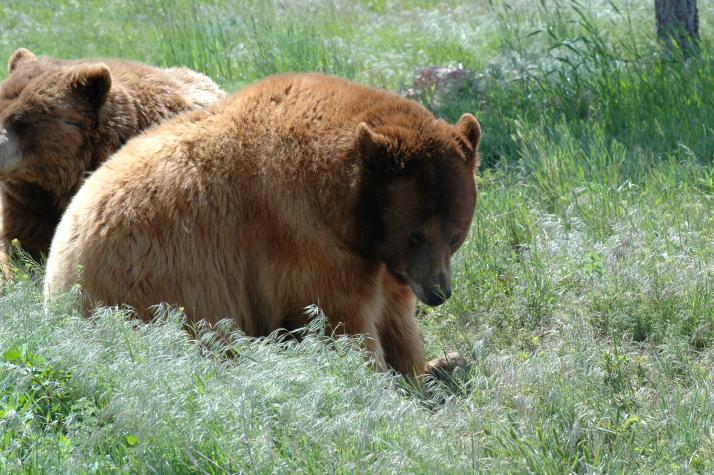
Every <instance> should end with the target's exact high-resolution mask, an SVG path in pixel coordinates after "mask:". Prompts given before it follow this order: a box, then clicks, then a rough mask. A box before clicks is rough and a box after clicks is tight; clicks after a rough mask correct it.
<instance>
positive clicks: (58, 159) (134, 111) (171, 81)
mask: <svg viewBox="0 0 714 475" xmlns="http://www.w3.org/2000/svg"><path fill="white" fill-rule="evenodd" d="M8 71H9V76H8V78H7V80H6V81H5V82H3V83H2V84H1V85H0V206H1V214H0V219H1V222H0V241H1V243H0V247H1V249H0V264H2V267H3V270H4V271H5V272H6V273H7V272H8V266H7V244H8V242H9V241H10V240H12V239H18V240H19V241H20V243H21V245H22V246H23V248H24V249H25V250H26V251H28V252H29V253H30V254H31V255H32V256H33V257H34V258H35V259H39V258H40V256H41V255H43V254H45V255H46V254H47V252H48V251H49V246H50V243H51V240H52V235H53V234H54V230H55V227H56V226H57V223H59V219H60V216H61V214H62V212H63V211H64V209H65V208H66V207H67V205H68V204H69V201H70V199H71V197H72V196H73V195H74V194H75V193H76V191H77V190H78V189H79V186H80V185H81V184H82V182H83V181H84V178H85V176H86V175H87V174H88V173H89V172H91V171H93V170H95V169H96V168H97V167H98V166H99V165H100V164H101V163H102V162H104V161H105V160H106V159H107V158H108V157H109V155H111V154H112V153H114V152H115V151H116V150H118V149H119V148H120V147H121V146H122V145H123V144H124V143H126V142H127V141H128V140H129V139H130V138H131V137H133V136H134V135H136V134H137V133H139V132H141V131H142V130H144V129H146V128H148V127H150V126H153V125H155V124H157V123H159V122H161V121H163V120H165V119H167V118H169V117H173V116H174V115H176V114H178V113H180V112H183V111H189V110H197V109H202V108H205V107H207V106H209V105H212V104H213V103H215V102H216V101H218V100H219V99H220V98H222V97H223V96H224V95H225V94H224V93H223V91H221V90H220V89H219V88H218V86H216V84H215V83H214V82H213V81H211V80H210V79H209V78H208V77H206V76H204V75H202V74H199V73H196V72H194V71H191V70H188V69H185V68H172V69H159V68H154V67H150V66H146V65H143V64H138V63H133V62H129V61H120V60H81V61H80V60H77V61H63V60H58V59H53V58H48V57H42V58H37V57H36V56H35V55H34V54H32V53H31V52H30V51H28V50H26V49H24V48H20V49H19V50H17V51H16V52H15V53H14V54H13V55H12V56H11V58H10V60H9V62H8Z"/></svg>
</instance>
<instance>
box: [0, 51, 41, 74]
mask: <svg viewBox="0 0 714 475" xmlns="http://www.w3.org/2000/svg"><path fill="white" fill-rule="evenodd" d="M28 61H37V56H35V55H34V54H32V51H30V50H29V49H25V48H19V49H18V50H17V51H15V52H14V53H12V56H10V60H9V61H8V62H7V72H8V73H10V74H11V73H12V72H13V71H14V70H15V69H17V67H18V66H19V65H20V63H25V62H28Z"/></svg>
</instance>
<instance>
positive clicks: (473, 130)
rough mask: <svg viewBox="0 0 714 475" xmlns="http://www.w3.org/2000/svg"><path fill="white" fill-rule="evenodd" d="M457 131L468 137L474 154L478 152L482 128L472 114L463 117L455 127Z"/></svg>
mask: <svg viewBox="0 0 714 475" xmlns="http://www.w3.org/2000/svg"><path fill="white" fill-rule="evenodd" d="M454 127H455V128H456V131H457V132H459V133H460V134H461V135H463V136H464V137H466V140H468V143H469V145H471V148H472V149H473V151H474V153H475V152H476V151H477V150H478V144H479V142H481V126H480V125H479V123H478V120H476V117H474V116H473V115H472V114H469V113H468V112H467V113H466V114H464V115H462V116H461V118H460V119H459V121H458V122H457V123H456V125H455V126H454Z"/></svg>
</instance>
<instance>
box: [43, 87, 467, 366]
mask: <svg viewBox="0 0 714 475" xmlns="http://www.w3.org/2000/svg"><path fill="white" fill-rule="evenodd" d="M479 139H480V128H479V125H478V122H477V121H476V119H475V118H474V117H473V116H471V115H470V114H465V115H464V116H463V117H462V118H461V119H460V120H459V123H458V124H457V125H456V126H451V125H448V124H447V123H445V122H443V121H440V120H436V119H435V118H434V117H433V116H432V115H431V114H430V113H429V112H427V111H426V110H425V109H424V108H423V107H421V106H420V105H418V104H417V103H415V102H412V101H408V100H406V99H403V98H401V97H399V96H397V95H394V94H390V93H387V92H382V91H378V90H375V89H371V88H366V87H362V86H358V85H355V84H353V83H350V82H347V81H344V80H341V79H337V78H333V77H326V76H321V75H316V74H310V75H282V76H275V77H271V78H268V79H266V80H264V81H261V82H259V83H257V84H255V85H253V86H250V87H247V88H246V89H244V90H243V91H241V92H238V93H236V94H234V95H233V96H232V97H230V98H228V99H226V100H224V101H222V102H220V103H219V104H217V105H216V106H214V107H212V108H210V109H208V110H206V111H201V112H195V113H189V114H185V115H183V116H181V117H178V118H176V119H174V120H172V121H169V122H167V123H165V124H163V125H162V126H160V127H158V128H156V129H154V130H151V131H149V132H148V133H146V134H144V135H142V136H141V137H139V138H136V139H134V140H132V141H130V142H129V143H128V144H127V145H126V146H125V147H124V148H123V149H122V150H121V151H120V152H119V153H117V154H116V155H114V156H113V157H112V158H111V159H110V160H109V161H108V162H106V163H105V164H104V165H103V166H102V167H100V168H99V169H98V170H97V171H96V172H95V173H94V174H93V175H92V176H91V177H90V178H89V179H88V180H87V181H86V183H85V184H84V186H83V187H82V189H81V190H80V191H79V192H78V194H77V195H76V196H75V198H74V199H73V201H72V203H71V204H70V206H69V208H68V209H67V212H66V214H65V216H64V217H63V218H62V221H61V223H60V225H59V227H58V230H57V234H56V236H55V239H54V241H53V244H52V249H51V251H50V257H49V260H48V265H47V275H46V282H45V296H46V298H49V297H50V296H51V294H52V293H54V292H56V291H59V290H62V289H66V288H68V287H70V286H71V285H72V284H73V283H75V282H79V283H80V284H81V286H82V288H83V290H84V293H85V296H86V303H87V308H89V307H90V306H92V305H96V304H99V303H102V304H108V305H113V304H129V305H131V306H132V307H134V308H135V309H136V310H137V311H138V313H139V314H140V315H141V316H142V317H144V318H150V317H151V312H150V311H149V310H148V309H149V307H151V306H152V305H155V304H158V303H160V302H168V303H170V304H172V305H179V306H182V307H183V308H184V309H185V310H186V312H187V313H188V315H189V317H190V318H191V319H193V320H198V319H206V320H208V321H209V322H216V321H218V320H220V319H223V318H227V317H228V318H233V319H234V320H235V321H236V323H237V325H238V326H239V327H240V328H241V329H242V330H243V331H245V333H247V334H248V335H253V336H259V335H266V334H268V333H269V332H271V331H273V330H275V329H278V328H281V327H282V328H295V327H297V326H301V325H304V324H305V323H306V321H305V319H306V317H305V314H304V312H303V309H304V308H305V307H306V306H308V305H310V304H317V305H319V306H320V307H321V308H322V309H323V311H324V312H325V314H326V316H327V318H328V320H329V322H330V325H331V326H333V327H334V328H336V329H338V330H339V331H341V332H344V333H346V334H366V335H367V336H368V339H367V347H368V350H369V351H371V352H372V354H373V355H374V358H375V361H376V363H377V365H378V367H380V368H383V369H384V368H386V366H387V365H388V366H390V367H392V368H394V369H396V370H397V371H399V372H401V373H403V374H407V375H414V374H423V373H424V372H426V371H427V370H428V367H427V366H426V363H425V361H424V356H423V353H422V345H421V340H420V335H419V331H418V328H417V322H416V319H415V306H416V297H415V292H416V293H417V294H420V295H419V297H420V298H421V299H422V300H424V301H425V302H427V303H429V304H431V305H438V304H439V303H441V302H442V301H443V299H444V298H446V297H448V294H450V292H451V287H450V269H449V260H450V257H451V255H452V254H453V253H454V252H455V251H456V250H457V249H458V247H459V246H460V245H461V244H462V243H463V240H464V239H465V238H466V234H467V233H468V230H469V226H470V223H471V219H472V217H473V213H474V207H475V202H476V185H475V178H474V173H475V169H476V167H477V165H478V156H477V151H476V150H477V147H478V143H479ZM415 234H418V235H419V236H418V238H419V239H415ZM415 241H419V242H415ZM437 288H439V289H441V291H442V292H443V294H447V295H441V296H439V295H436V294H435V289H437Z"/></svg>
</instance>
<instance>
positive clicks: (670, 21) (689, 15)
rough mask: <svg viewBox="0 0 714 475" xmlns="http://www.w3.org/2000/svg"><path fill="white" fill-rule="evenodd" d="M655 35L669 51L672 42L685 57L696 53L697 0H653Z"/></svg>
mask: <svg viewBox="0 0 714 475" xmlns="http://www.w3.org/2000/svg"><path fill="white" fill-rule="evenodd" d="M655 14H656V16H657V37H658V38H659V39H660V41H661V42H662V43H663V44H664V45H665V47H666V48H667V49H668V50H669V51H671V50H672V43H675V44H676V45H677V47H678V48H679V49H680V50H681V51H682V54H683V55H684V57H685V58H689V57H691V56H693V55H695V54H696V52H697V44H698V41H699V12H698V11H697V0H655Z"/></svg>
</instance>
